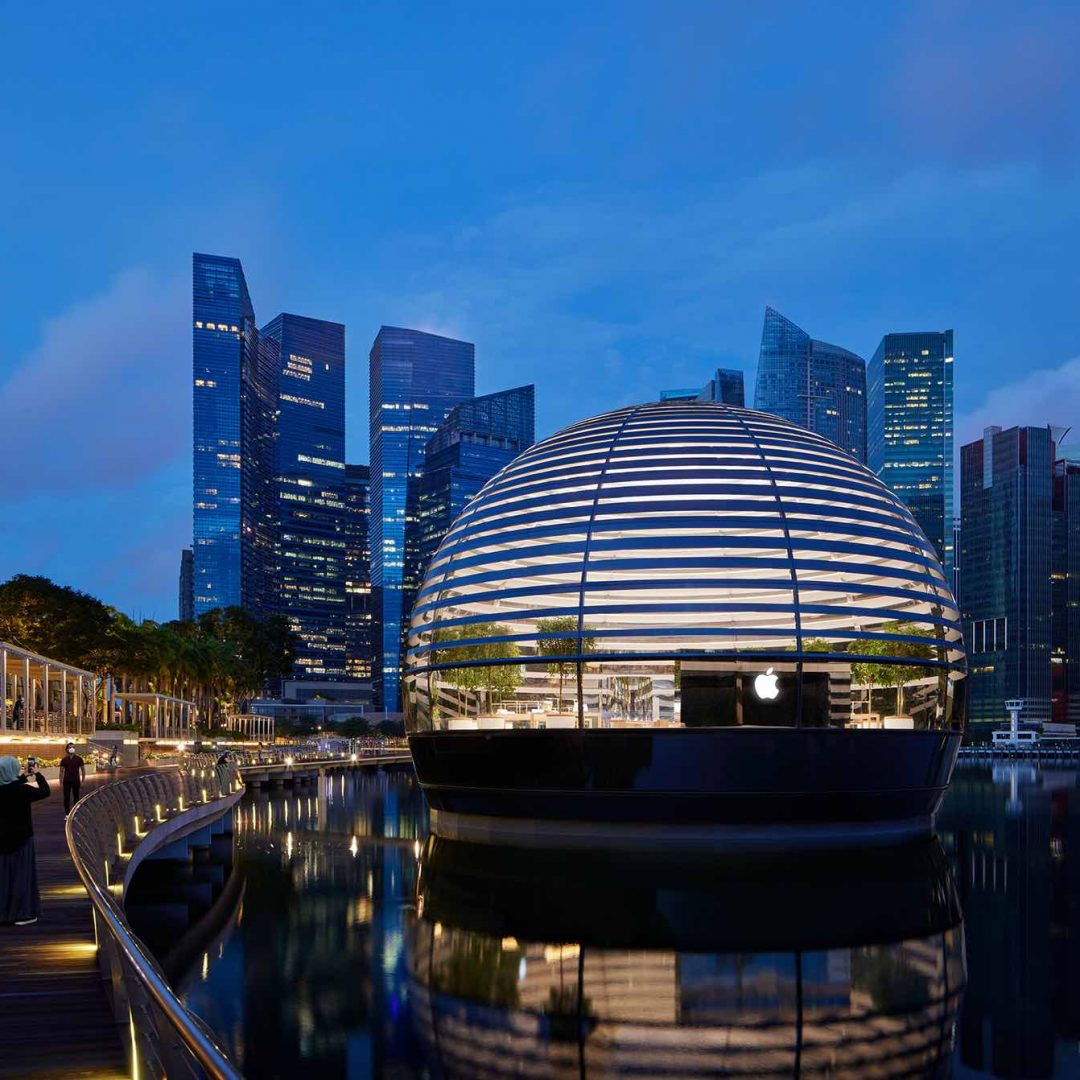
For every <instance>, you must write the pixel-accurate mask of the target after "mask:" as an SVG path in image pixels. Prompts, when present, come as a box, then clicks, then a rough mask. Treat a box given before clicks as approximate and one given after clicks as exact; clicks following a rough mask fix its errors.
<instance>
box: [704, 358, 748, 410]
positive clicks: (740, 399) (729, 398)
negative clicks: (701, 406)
mask: <svg viewBox="0 0 1080 1080" xmlns="http://www.w3.org/2000/svg"><path fill="white" fill-rule="evenodd" d="M697 399H698V401H715V402H719V403H720V404H722V405H734V406H736V408H739V409H741V408H743V407H744V406H745V405H746V391H745V388H744V386H743V373H742V372H741V371H738V370H737V369H735V368H717V369H716V374H715V375H714V376H713V377H712V378H711V379H710V380H709V381H708V382H707V383H706V384H705V386H704V387H703V388H702V390H701V392H700V393H699V394H698V398H697Z"/></svg>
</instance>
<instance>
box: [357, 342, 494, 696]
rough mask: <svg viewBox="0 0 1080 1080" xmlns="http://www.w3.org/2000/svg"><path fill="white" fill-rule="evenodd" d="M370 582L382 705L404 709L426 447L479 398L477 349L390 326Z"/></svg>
mask: <svg viewBox="0 0 1080 1080" xmlns="http://www.w3.org/2000/svg"><path fill="white" fill-rule="evenodd" d="M370 379H371V392H370V398H369V408H370V419H371V423H370V439H371V477H372V483H371V515H370V518H369V521H370V524H371V530H370V541H369V542H370V546H371V581H372V589H373V593H374V597H375V618H376V623H377V627H376V641H375V656H376V671H375V675H376V678H375V694H376V700H377V701H378V702H380V703H381V704H382V707H383V708H384V709H386V710H387V711H390V712H395V711H397V710H398V709H399V708H400V705H401V703H400V691H399V687H400V677H401V655H402V634H403V630H404V628H405V626H406V625H407V622H408V614H409V608H410V607H411V604H412V594H413V593H414V591H415V590H416V588H417V586H418V585H419V568H420V550H419V535H418V531H417V528H416V523H417V521H416V518H417V503H418V497H419V479H420V475H421V472H422V470H423V465H424V448H425V446H426V445H427V441H428V439H430V438H431V436H432V435H434V434H435V431H436V430H437V429H438V427H439V425H440V424H441V423H442V422H443V420H445V419H446V414H447V413H448V412H449V411H450V410H451V409H452V408H453V407H454V406H455V405H459V404H460V403H461V402H463V401H467V400H468V399H469V398H471V397H472V396H473V394H474V392H475V346H473V345H472V344H471V343H469V342H467V341H456V340H454V339H453V338H446V337H439V336H438V335H437V334H427V333H424V332H423V331H420V330H408V329H403V328H401V327H397V326H384V327H382V329H380V330H379V333H378V335H377V336H376V338H375V341H374V344H373V345H372V346H371V366H370Z"/></svg>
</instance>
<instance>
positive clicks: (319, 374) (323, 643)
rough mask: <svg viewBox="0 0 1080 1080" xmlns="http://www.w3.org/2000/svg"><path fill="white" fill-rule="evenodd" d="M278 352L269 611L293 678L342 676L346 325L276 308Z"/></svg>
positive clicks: (270, 335) (267, 332)
mask: <svg viewBox="0 0 1080 1080" xmlns="http://www.w3.org/2000/svg"><path fill="white" fill-rule="evenodd" d="M261 337H262V339H263V341H264V342H266V343H267V345H268V346H269V347H271V348H273V349H274V350H275V353H276V372H277V380H276V381H277V388H278V390H277V437H276V439H275V442H274V496H275V516H276V524H277V536H276V544H275V549H274V569H275V588H276V601H277V607H276V610H277V612H278V613H279V614H281V615H283V616H284V617H285V619H286V620H287V622H288V624H289V629H290V630H291V631H292V632H293V634H294V635H295V638H296V647H295V659H294V666H293V677H294V678H297V679H318V680H322V681H326V680H330V681H333V680H338V679H344V678H346V675H347V672H346V639H347V631H346V618H345V612H346V607H347V598H346V592H345V579H346V547H347V530H348V522H347V509H346V505H345V327H344V326H343V325H342V324H341V323H336V322H325V321H323V320H321V319H311V318H307V317H306V316H303V315H290V314H284V313H283V314H281V315H278V316H277V318H275V319H273V320H272V321H271V322H269V323H267V325H266V326H264V327H263V329H262V331H261Z"/></svg>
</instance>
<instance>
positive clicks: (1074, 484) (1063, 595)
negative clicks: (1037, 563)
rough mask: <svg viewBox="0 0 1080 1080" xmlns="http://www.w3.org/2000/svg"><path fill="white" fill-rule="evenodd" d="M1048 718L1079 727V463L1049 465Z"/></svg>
mask: <svg viewBox="0 0 1080 1080" xmlns="http://www.w3.org/2000/svg"><path fill="white" fill-rule="evenodd" d="M1053 515H1054V549H1053V562H1052V566H1051V573H1050V580H1051V583H1052V584H1051V606H1052V610H1053V642H1052V650H1051V657H1050V684H1051V695H1052V702H1051V710H1050V712H1051V718H1052V719H1053V720H1054V721H1055V722H1057V723H1069V724H1077V723H1080V463H1077V462H1075V461H1070V460H1060V461H1055V462H1054V494H1053Z"/></svg>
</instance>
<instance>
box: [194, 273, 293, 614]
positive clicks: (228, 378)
mask: <svg viewBox="0 0 1080 1080" xmlns="http://www.w3.org/2000/svg"><path fill="white" fill-rule="evenodd" d="M192 308H193V326H192V361H193V363H192V367H193V375H194V395H193V397H194V415H193V440H192V441H193V463H192V464H193V473H192V478H193V496H194V498H193V503H194V506H193V509H194V529H193V532H194V544H193V552H194V556H193V572H194V587H193V597H194V603H193V607H194V614H195V615H196V616H197V615H200V614H202V613H203V612H205V611H209V610H211V609H213V608H218V607H227V606H240V607H244V608H245V609H247V610H248V611H249V612H250V613H251V614H253V615H255V616H256V617H264V616H265V615H267V614H270V613H271V612H272V611H273V582H272V568H273V558H274V541H275V532H276V530H275V521H274V499H273V485H272V480H273V464H274V414H275V410H276V407H277V393H276V391H277V379H276V369H275V355H274V350H273V349H272V348H269V347H268V346H267V345H266V344H265V343H264V342H262V341H261V340H260V337H259V332H258V330H257V329H256V327H255V313H254V311H253V310H252V306H251V298H250V296H249V295H248V288H247V282H246V281H245V280H244V271H243V268H242V267H241V265H240V260H239V259H232V258H226V257H223V256H219V255H204V254H199V253H195V255H194V256H193V257H192Z"/></svg>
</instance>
